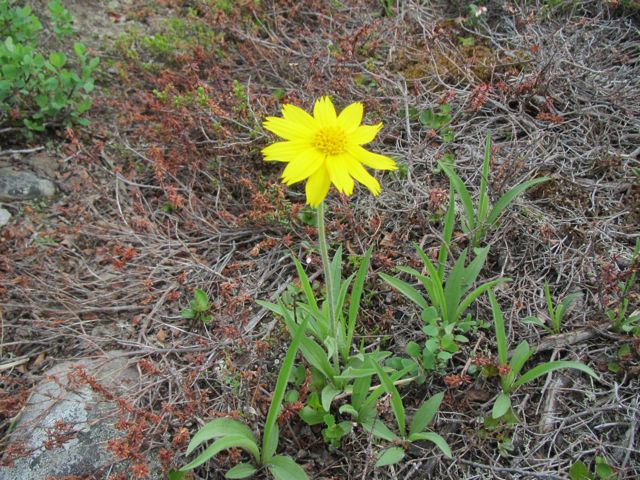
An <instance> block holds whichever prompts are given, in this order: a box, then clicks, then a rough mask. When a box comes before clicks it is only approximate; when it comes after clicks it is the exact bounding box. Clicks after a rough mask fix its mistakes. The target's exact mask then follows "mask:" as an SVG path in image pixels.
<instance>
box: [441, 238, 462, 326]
mask: <svg viewBox="0 0 640 480" xmlns="http://www.w3.org/2000/svg"><path fill="white" fill-rule="evenodd" d="M466 259H467V250H466V249H465V250H463V251H462V253H461V254H460V257H458V259H457V260H456V263H455V264H454V265H453V268H452V269H451V272H450V273H449V277H448V278H447V283H446V285H445V286H444V299H445V301H446V309H444V308H443V309H442V310H443V314H444V315H443V316H444V317H445V318H444V320H445V322H446V323H455V322H456V320H457V318H455V314H456V312H457V311H458V303H459V302H460V299H461V298H462V295H463V293H464V283H465V282H464V279H465V273H466V269H465V267H464V263H465V261H466ZM445 312H446V313H445Z"/></svg>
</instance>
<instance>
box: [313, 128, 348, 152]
mask: <svg viewBox="0 0 640 480" xmlns="http://www.w3.org/2000/svg"><path fill="white" fill-rule="evenodd" d="M313 145H314V146H315V147H316V148H317V149H318V150H320V152H322V153H323V154H325V155H340V154H342V153H344V152H345V150H346V146H347V135H346V133H345V132H344V130H343V129H342V128H340V127H327V128H322V129H320V130H319V131H318V133H317V134H316V136H315V138H314V139H313Z"/></svg>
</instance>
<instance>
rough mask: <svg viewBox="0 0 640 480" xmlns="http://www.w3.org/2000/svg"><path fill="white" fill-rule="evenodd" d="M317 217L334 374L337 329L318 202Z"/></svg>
mask: <svg viewBox="0 0 640 480" xmlns="http://www.w3.org/2000/svg"><path fill="white" fill-rule="evenodd" d="M317 215H318V221H317V223H318V243H319V244H320V257H322V269H323V270H324V285H325V287H326V289H327V303H328V304H329V308H328V310H329V326H330V329H331V336H332V337H333V347H334V352H333V363H334V368H335V371H336V372H339V371H340V359H339V357H338V329H337V326H336V311H335V299H334V298H333V279H332V278H331V263H330V262H329V249H328V248H327V236H326V233H325V229H324V202H320V205H318V209H317Z"/></svg>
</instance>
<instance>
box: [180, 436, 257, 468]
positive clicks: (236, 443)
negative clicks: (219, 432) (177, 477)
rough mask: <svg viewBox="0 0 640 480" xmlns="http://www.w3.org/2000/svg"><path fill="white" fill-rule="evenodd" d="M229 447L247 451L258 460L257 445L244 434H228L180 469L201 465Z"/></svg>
mask: <svg viewBox="0 0 640 480" xmlns="http://www.w3.org/2000/svg"><path fill="white" fill-rule="evenodd" d="M230 448H241V449H243V450H246V451H247V452H249V453H250V454H251V455H253V457H254V458H255V459H256V461H260V449H259V448H258V445H257V444H256V443H255V442H254V441H253V440H249V439H247V437H245V436H240V435H229V436H225V437H222V438H219V439H218V440H216V441H215V442H213V443H212V444H211V445H209V447H207V449H206V450H205V451H204V452H202V453H201V454H200V455H198V456H197V457H196V458H195V460H193V461H192V462H190V463H188V464H187V465H185V466H184V467H182V468H181V469H180V470H181V471H183V472H184V471H187V470H192V469H194V468H196V467H197V466H199V465H202V464H203V463H204V462H206V461H207V460H209V459H210V458H212V457H215V456H216V455H217V454H218V453H220V452H221V451H222V450H228V449H230Z"/></svg>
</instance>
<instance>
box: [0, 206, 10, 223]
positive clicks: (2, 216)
mask: <svg viewBox="0 0 640 480" xmlns="http://www.w3.org/2000/svg"><path fill="white" fill-rule="evenodd" d="M10 219H11V214H10V213H9V212H8V211H7V210H5V209H4V208H0V227H4V226H5V225H6V224H7V223H9V220H10Z"/></svg>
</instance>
